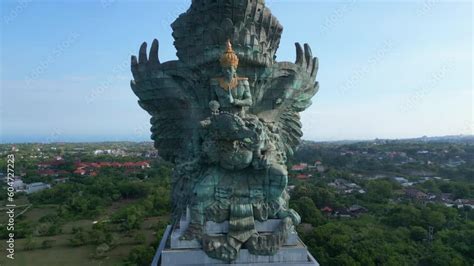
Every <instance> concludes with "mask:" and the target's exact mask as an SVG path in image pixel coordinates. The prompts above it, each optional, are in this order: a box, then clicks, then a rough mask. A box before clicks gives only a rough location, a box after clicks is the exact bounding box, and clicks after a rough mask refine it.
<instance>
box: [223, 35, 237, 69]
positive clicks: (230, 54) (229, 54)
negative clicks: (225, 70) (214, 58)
mask: <svg viewBox="0 0 474 266" xmlns="http://www.w3.org/2000/svg"><path fill="white" fill-rule="evenodd" d="M220 63H221V66H222V67H234V68H237V66H238V65H239V57H238V56H237V55H236V54H235V53H234V50H233V49H232V43H231V42H230V40H227V43H226V51H225V52H224V54H223V55H222V56H221V58H220Z"/></svg>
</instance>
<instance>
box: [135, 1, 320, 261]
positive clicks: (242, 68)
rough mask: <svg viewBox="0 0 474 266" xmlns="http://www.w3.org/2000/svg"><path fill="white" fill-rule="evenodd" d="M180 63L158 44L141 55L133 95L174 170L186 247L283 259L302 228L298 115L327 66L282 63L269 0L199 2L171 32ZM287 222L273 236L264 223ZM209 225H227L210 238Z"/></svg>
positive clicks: (301, 52) (306, 59)
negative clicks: (292, 169)
mask: <svg viewBox="0 0 474 266" xmlns="http://www.w3.org/2000/svg"><path fill="white" fill-rule="evenodd" d="M172 28H173V37H174V38H175V43H174V44H175V46H176V49H177V56H178V58H179V59H178V60H175V61H169V62H164V63H162V62H160V60H159V57H158V41H157V40H156V39H155V40H154V41H153V43H152V45H151V49H150V52H149V54H147V44H146V43H143V44H142V46H141V47H140V51H139V56H138V60H137V58H136V57H135V56H132V65H131V67H132V73H133V77H134V80H132V81H131V87H132V89H133V91H134V93H135V94H136V95H137V96H138V98H139V105H140V106H141V107H142V108H143V109H145V110H146V111H147V112H148V113H149V114H150V115H151V116H152V118H151V125H152V127H151V132H152V136H151V137H152V139H153V140H154V141H155V147H156V148H157V149H158V152H159V154H160V155H161V157H162V158H164V159H166V160H169V161H171V162H173V163H174V164H175V168H174V172H173V193H172V201H173V220H174V221H175V224H178V223H177V221H178V220H179V219H180V217H181V216H182V215H184V213H186V212H188V213H189V214H190V222H189V225H188V226H187V228H186V230H185V232H184V234H183V235H182V236H181V239H182V240H198V241H199V242H200V243H201V245H202V248H203V249H204V251H205V252H206V253H207V254H208V256H210V257H212V258H217V259H220V260H224V261H232V260H234V259H235V258H236V257H237V256H238V253H239V250H240V249H241V248H242V247H245V248H247V249H248V250H249V252H251V253H253V254H257V255H272V254H275V253H276V252H277V251H278V249H279V248H280V247H281V245H282V244H283V243H284V242H285V241H286V238H287V236H288V232H289V230H291V229H292V227H293V226H294V225H297V224H298V223H300V217H299V215H298V214H297V213H296V212H295V211H294V210H292V209H290V208H289V206H288V200H289V195H288V192H287V183H288V172H287V166H286V163H287V159H288V157H289V156H292V155H293V152H294V150H295V148H296V147H297V145H298V144H299V141H300V139H301V137H302V135H303V133H302V125H301V122H300V116H299V113H300V112H302V111H304V110H305V109H306V108H308V107H309V106H310V105H311V98H312V97H313V96H314V95H315V94H316V92H317V91H318V83H317V82H315V78H316V74H317V71H318V60H317V58H315V57H313V55H312V52H311V49H310V47H309V46H308V45H307V44H305V45H304V48H303V47H302V46H301V45H300V44H299V43H297V44H296V62H295V63H290V62H277V61H276V60H275V59H276V56H275V53H276V51H277V49H278V46H279V42H280V38H281V33H282V31H283V28H282V26H281V25H280V24H279V22H278V20H277V19H276V18H275V17H274V16H273V15H272V14H271V13H270V10H269V9H268V8H266V7H265V4H264V1H263V0H254V1H250V0H236V1H224V0H219V1H207V0H194V1H192V5H191V7H190V9H189V10H188V11H187V12H186V13H184V14H182V15H181V16H179V18H178V19H177V20H176V21H175V22H174V23H173V24H172ZM269 219H278V220H279V221H280V225H279V227H278V229H277V230H276V231H274V232H273V233H271V234H261V233H259V232H258V230H256V227H255V224H256V223H257V222H265V221H267V220H269ZM207 222H214V223H217V224H221V223H226V224H228V230H227V233H225V234H217V235H216V234H209V233H208V232H206V230H205V227H206V226H205V225H206V223H207Z"/></svg>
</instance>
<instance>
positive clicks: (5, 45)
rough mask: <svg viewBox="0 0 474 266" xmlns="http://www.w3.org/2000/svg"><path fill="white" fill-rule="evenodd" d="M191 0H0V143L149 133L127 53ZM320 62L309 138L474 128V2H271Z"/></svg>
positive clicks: (168, 40)
mask: <svg viewBox="0 0 474 266" xmlns="http://www.w3.org/2000/svg"><path fill="white" fill-rule="evenodd" d="M190 2H191V1H190V0H187V1H185V0H154V1H151V0H149V1H145V0H142V1H140V0H138V1H131V0H97V1H85V0H82V1H81V0H78V1H65V0H63V1H39V0H36V1H35V0H22V1H13V0H6V1H1V31H0V34H1V35H0V39H1V49H0V53H1V57H0V58H1V59H0V60H1V69H0V82H1V83H0V85H1V91H0V99H1V101H0V117H1V121H0V128H1V137H0V142H4V143H5V142H57V141H142V140H149V139H150V133H149V128H150V125H149V119H150V116H149V115H148V114H147V113H146V112H145V111H144V110H142V109H141V108H140V107H139V106H138V104H137V97H136V96H135V95H134V94H133V92H132V90H131V89H130V85H129V83H130V79H132V75H131V73H130V65H129V64H130V56H131V55H132V54H137V53H138V48H139V46H140V44H141V43H142V42H143V41H147V42H149V43H150V42H151V41H152V40H153V39H154V38H157V39H159V40H160V59H161V61H162V62H164V61H167V60H174V59H176V55H175V54H176V50H175V48H174V46H173V39H172V36H171V28H170V26H169V25H170V24H171V23H172V22H173V21H174V20H175V19H176V18H177V16H178V15H179V14H181V13H183V12H184V11H185V10H186V9H187V8H188V7H189V5H190ZM266 5H267V6H268V7H269V8H270V9H271V10H272V13H273V14H274V15H275V16H276V17H277V18H278V19H279V21H280V23H281V24H282V25H283V27H284V31H283V36H282V39H281V43H280V48H279V50H278V52H277V60H278V61H294V60H295V58H296V52H295V48H294V43H295V42H300V43H308V44H310V45H311V47H312V51H313V54H314V55H316V56H317V57H318V58H319V62H320V68H319V74H318V77H317V80H318V81H319V83H320V91H319V92H318V94H317V95H316V96H315V97H314V98H313V105H312V106H311V107H310V108H309V109H308V110H306V111H305V112H304V113H302V122H303V132H304V137H303V138H304V139H307V140H316V141H327V140H349V139H374V138H410V137H420V136H424V135H427V136H441V135H457V134H473V127H474V121H473V113H474V109H473V108H474V107H473V86H472V85H473V84H472V73H473V72H472V71H473V69H472V27H473V17H472V12H473V6H472V3H471V1H462V2H460V1H458V2H455V1H440V0H428V1H422V0H420V1H415V0H412V1H358V0H349V1H329V0H326V1H316V0H314V1H310V0H306V1H297V0H291V1H290V0H267V1H266Z"/></svg>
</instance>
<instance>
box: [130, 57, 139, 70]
mask: <svg viewBox="0 0 474 266" xmlns="http://www.w3.org/2000/svg"><path fill="white" fill-rule="evenodd" d="M130 61H131V63H130V64H131V65H132V67H135V66H137V65H138V61H137V57H136V56H134V55H132V58H131V60H130Z"/></svg>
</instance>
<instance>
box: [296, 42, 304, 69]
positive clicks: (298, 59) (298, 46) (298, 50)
mask: <svg viewBox="0 0 474 266" xmlns="http://www.w3.org/2000/svg"><path fill="white" fill-rule="evenodd" d="M295 45H296V62H295V64H297V65H300V66H301V65H304V56H303V48H302V47H301V44H299V43H295Z"/></svg>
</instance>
